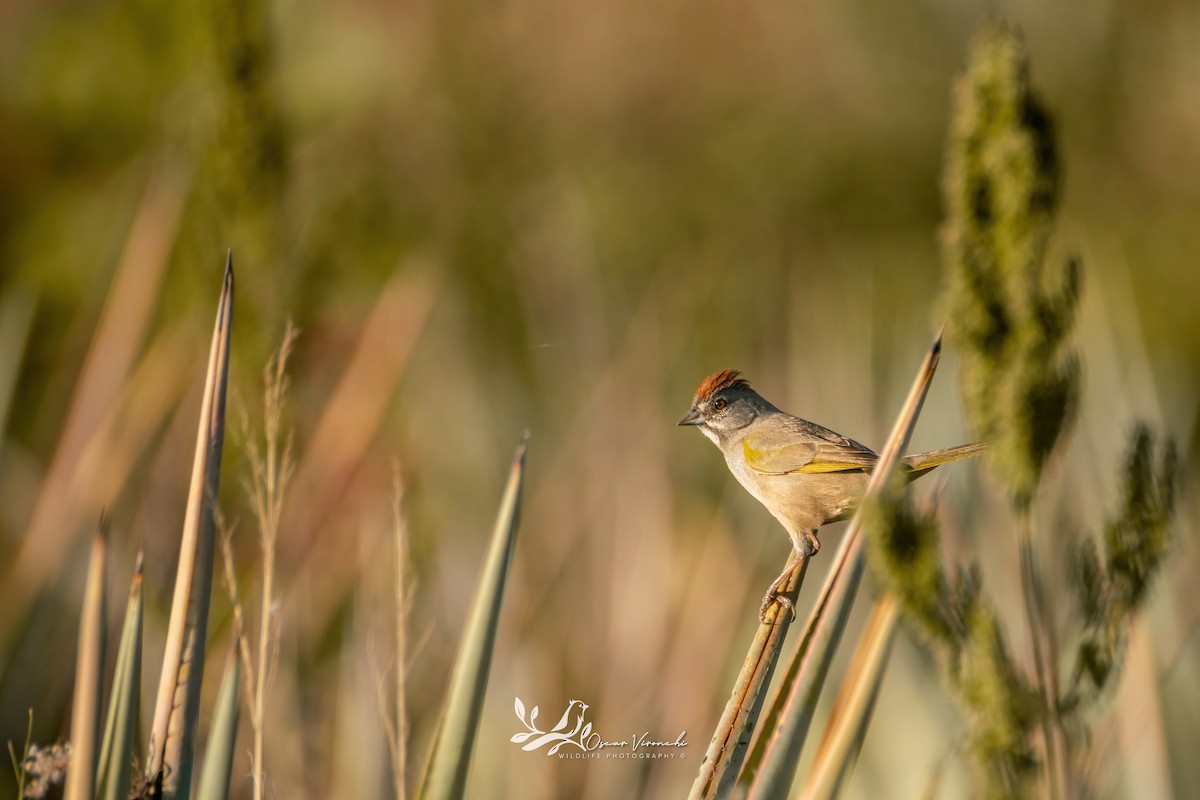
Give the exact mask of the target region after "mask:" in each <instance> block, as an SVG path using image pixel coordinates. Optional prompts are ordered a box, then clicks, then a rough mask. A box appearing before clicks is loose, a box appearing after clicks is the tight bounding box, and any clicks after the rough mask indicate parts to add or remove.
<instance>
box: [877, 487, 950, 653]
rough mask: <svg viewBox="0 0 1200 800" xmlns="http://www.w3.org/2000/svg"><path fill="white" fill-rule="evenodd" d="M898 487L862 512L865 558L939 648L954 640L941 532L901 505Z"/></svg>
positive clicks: (930, 520) (912, 619)
mask: <svg viewBox="0 0 1200 800" xmlns="http://www.w3.org/2000/svg"><path fill="white" fill-rule="evenodd" d="M899 490H900V487H899V486H895V487H892V492H891V493H890V494H889V495H887V496H885V497H883V498H881V499H880V500H878V501H876V502H872V503H868V504H866V505H864V507H863V513H864V515H865V520H866V521H865V523H864V524H865V525H866V529H867V530H868V531H870V532H872V533H873V535H871V536H868V537H867V552H868V554H869V556H870V559H871V563H872V564H873V565H874V566H875V569H877V570H878V571H879V572H880V573H882V575H883V576H884V580H885V582H886V583H887V585H888V586H889V588H890V589H891V591H892V592H894V593H895V594H896V595H897V598H898V599H899V600H900V607H901V608H903V609H904V611H905V614H906V616H907V618H908V620H909V621H910V622H911V623H913V624H914V625H916V626H917V628H918V629H919V630H920V631H921V633H922V634H923V635H924V636H926V637H927V638H929V639H930V640H932V641H934V642H937V643H939V644H940V645H945V644H949V643H950V642H951V640H952V639H953V638H954V628H953V627H952V626H951V624H950V620H949V619H948V616H947V614H946V612H945V605H944V603H945V599H946V595H947V588H946V582H945V579H944V578H943V575H942V567H941V556H940V554H939V550H938V548H939V545H938V530H937V526H936V525H935V524H934V522H933V520H932V519H931V518H928V517H920V518H918V517H917V516H916V515H915V514H913V513H912V509H911V507H910V506H909V505H908V504H907V503H901V502H898V499H897V497H898V494H897V492H898V491H899Z"/></svg>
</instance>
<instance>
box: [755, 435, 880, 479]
mask: <svg viewBox="0 0 1200 800" xmlns="http://www.w3.org/2000/svg"><path fill="white" fill-rule="evenodd" d="M742 455H743V456H744V457H745V459H746V466H748V467H750V469H752V470H754V471H755V472H761V473H764V474H768V475H792V474H797V473H799V474H803V475H814V474H822V473H827V472H855V471H860V470H862V469H864V468H865V467H867V466H869V465H870V464H869V462H867V461H866V459H864V458H862V456H861V455H860V454H858V453H849V452H839V451H838V450H837V449H835V448H831V447H822V446H821V445H818V444H816V443H813V442H797V443H794V444H788V445H784V446H783V447H764V448H762V449H759V448H757V447H755V446H754V445H753V444H752V443H751V440H750V438H749V437H747V438H746V439H743V440H742ZM838 457H841V460H838Z"/></svg>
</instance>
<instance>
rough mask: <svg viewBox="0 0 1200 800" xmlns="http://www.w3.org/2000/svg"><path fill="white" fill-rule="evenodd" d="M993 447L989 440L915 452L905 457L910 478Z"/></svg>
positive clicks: (914, 478) (912, 478)
mask: <svg viewBox="0 0 1200 800" xmlns="http://www.w3.org/2000/svg"><path fill="white" fill-rule="evenodd" d="M991 449H992V446H991V444H989V443H987V442H975V443H973V444H960V445H959V446H958V447H946V448H944V449H942V450H930V451H929V452H928V453H913V454H912V455H909V456H905V457H904V463H905V464H906V465H908V469H909V476H910V480H916V479H917V478H919V477H921V476H922V475H924V474H925V473H926V472H929V471H930V470H932V469H933V468H934V467H940V466H941V465H942V464H949V463H950V462H951V461H961V460H962V459H964V458H972V457H973V456H977V455H979V454H980V453H986V452H987V451H988V450H991Z"/></svg>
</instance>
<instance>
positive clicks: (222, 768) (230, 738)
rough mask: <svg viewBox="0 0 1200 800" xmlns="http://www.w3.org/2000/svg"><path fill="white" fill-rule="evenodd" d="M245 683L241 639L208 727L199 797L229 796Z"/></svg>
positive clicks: (206, 799)
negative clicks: (240, 701) (242, 685)
mask: <svg viewBox="0 0 1200 800" xmlns="http://www.w3.org/2000/svg"><path fill="white" fill-rule="evenodd" d="M241 684H242V663H241V660H240V659H239V658H238V651H237V643H236V642H235V643H234V645H233V647H231V648H230V649H229V658H228V659H227V660H226V661H225V674H224V675H223V676H222V678H221V688H220V689H219V690H218V691H217V704H216V706H215V707H214V709H213V718H212V725H211V727H210V728H209V730H208V744H207V746H206V748H205V752H204V765H203V766H202V767H201V768H200V782H199V784H198V785H197V786H196V800H226V798H227V797H229V784H230V780H231V778H232V777H233V754H234V751H235V749H236V748H237V727H238V699H239V697H238V696H239V693H240V692H241Z"/></svg>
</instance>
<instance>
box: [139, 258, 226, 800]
mask: <svg viewBox="0 0 1200 800" xmlns="http://www.w3.org/2000/svg"><path fill="white" fill-rule="evenodd" d="M232 314H233V259H232V256H230V257H228V258H227V259H226V262H225V280H224V284H223V286H222V290H221V300H220V303H219V304H218V306H217V319H216V324H215V326H214V329H213V338H212V347H211V349H210V350H209V360H208V377H207V379H206V380H205V386H204V400H203V403H202V405H201V409H200V428H199V431H198V432H197V436H196V456H195V461H194V462H193V465H192V484H191V489H190V491H189V493H188V502H187V510H186V512H185V514H184V522H183V536H182V540H181V542H180V546H179V568H178V571H177V573H176V576H175V597H174V600H173V602H172V605H171V621H170V626H169V627H168V629H167V645H166V652H165V653H164V655H163V669H162V677H161V679H160V681H159V685H158V697H157V700H156V702H155V707H154V724H153V727H152V729H151V733H150V757H149V759H148V760H147V771H146V776H147V778H148V780H149V781H150V782H151V783H152V784H154V785H156V784H158V783H159V782H161V785H162V796H163V797H166V798H187V797H188V794H189V791H190V788H191V776H192V756H193V753H194V750H195V735H196V718H197V716H198V715H199V712H200V681H201V678H202V677H203V671H204V638H205V632H206V630H207V627H208V601H209V597H210V595H211V593H212V569H213V534H214V529H215V524H214V517H213V505H214V504H215V503H216V499H217V490H218V488H219V485H220V478H221V451H222V447H223V444H224V440H225V387H226V383H227V381H228V369H229V344H230V339H229V334H230V323H231V322H232Z"/></svg>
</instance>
